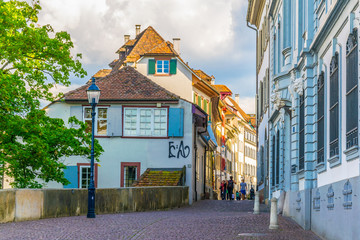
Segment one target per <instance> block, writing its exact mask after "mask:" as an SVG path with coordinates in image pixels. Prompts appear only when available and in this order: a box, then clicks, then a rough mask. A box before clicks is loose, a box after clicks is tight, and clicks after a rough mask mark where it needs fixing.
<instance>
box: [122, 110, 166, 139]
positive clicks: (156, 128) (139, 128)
mask: <svg viewBox="0 0 360 240" xmlns="http://www.w3.org/2000/svg"><path fill="white" fill-rule="evenodd" d="M167 114H168V112H167V108H125V109H124V136H147V137H150V136H154V137H165V136H167V124H168V123H167V121H168V115H167Z"/></svg>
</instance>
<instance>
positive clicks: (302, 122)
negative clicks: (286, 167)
mask: <svg viewBox="0 0 360 240" xmlns="http://www.w3.org/2000/svg"><path fill="white" fill-rule="evenodd" d="M304 140H305V91H303V92H302V94H301V95H300V111H299V170H303V169H304V165H305V164H304V160H305V159H304V156H305V141H304Z"/></svg>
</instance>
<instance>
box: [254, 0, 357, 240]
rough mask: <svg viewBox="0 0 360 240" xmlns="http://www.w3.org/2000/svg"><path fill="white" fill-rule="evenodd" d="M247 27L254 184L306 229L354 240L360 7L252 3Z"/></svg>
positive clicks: (309, 0) (318, 0)
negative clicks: (252, 67) (252, 66)
mask: <svg viewBox="0 0 360 240" xmlns="http://www.w3.org/2000/svg"><path fill="white" fill-rule="evenodd" d="M247 21H248V23H249V24H251V25H253V26H254V27H255V29H256V32H257V94H258V98H257V99H258V101H257V107H258V119H257V121H258V125H259V128H258V133H259V135H258V136H259V139H258V156H259V160H258V163H259V169H258V172H260V173H264V174H261V177H259V179H258V180H259V184H260V185H261V184H264V187H265V189H266V193H265V195H266V194H268V195H267V198H268V199H269V198H271V197H277V198H279V199H280V201H279V202H280V208H281V209H282V210H283V214H285V215H289V216H292V217H293V218H294V219H295V220H296V221H297V222H298V223H299V224H300V225H301V226H303V227H304V228H305V229H312V230H313V231H315V232H317V233H318V234H319V235H322V236H324V237H326V238H327V239H355V238H356V237H355V236H358V234H359V230H358V228H357V227H355V226H356V225H358V224H359V221H360V220H359V218H358V217H356V215H355V210H356V209H357V208H358V207H359V204H360V201H359V200H358V199H357V198H356V197H355V195H356V194H357V189H356V188H358V187H359V184H358V181H359V163H360V162H359V151H358V134H359V132H358V128H359V119H360V117H359V101H358V98H359V88H358V83H359V74H358V72H359V70H358V69H359V60H358V58H359V50H358V47H357V46H358V45H357V44H358V40H359V36H358V33H357V31H358V28H359V2H358V1H356V0H353V1H352V0H346V1H336V0H332V1H331V0H296V1H286V0H283V1H281V0H278V1H275V0H259V1H257V0H254V1H249V6H248V16H247ZM259 113H260V114H259ZM265 172H266V173H265ZM261 181H262V182H261ZM266 187H267V188H266ZM335 216H336V217H335ZM320 219H328V220H327V221H326V222H324V221H322V220H320ZM333 219H337V220H333ZM335 221H336V223H335ZM331 223H333V224H331ZM344 232H346V233H345V234H344Z"/></svg>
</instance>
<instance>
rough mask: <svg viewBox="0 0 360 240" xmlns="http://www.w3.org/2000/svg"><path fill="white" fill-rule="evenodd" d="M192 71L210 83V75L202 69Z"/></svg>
mask: <svg viewBox="0 0 360 240" xmlns="http://www.w3.org/2000/svg"><path fill="white" fill-rule="evenodd" d="M193 71H194V72H195V73H196V75H198V76H199V77H200V78H201V79H202V80H206V81H208V82H210V83H211V80H212V77H210V76H209V75H207V74H206V73H205V72H204V71H202V70H200V69H199V70H194V69H193Z"/></svg>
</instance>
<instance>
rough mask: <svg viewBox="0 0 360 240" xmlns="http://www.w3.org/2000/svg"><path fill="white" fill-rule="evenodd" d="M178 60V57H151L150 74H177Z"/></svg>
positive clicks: (149, 63)
mask: <svg viewBox="0 0 360 240" xmlns="http://www.w3.org/2000/svg"><path fill="white" fill-rule="evenodd" d="M176 69H177V60H176V59H170V58H168V59H164V58H162V59H161V58H159V59H156V58H155V59H149V62H148V74H155V75H173V74H176Z"/></svg>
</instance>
